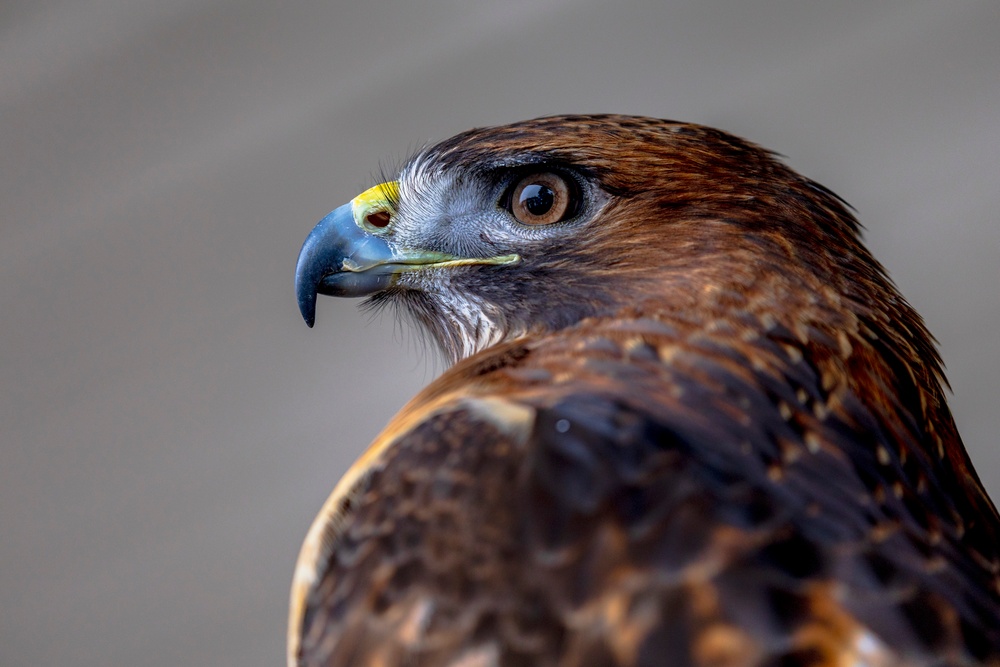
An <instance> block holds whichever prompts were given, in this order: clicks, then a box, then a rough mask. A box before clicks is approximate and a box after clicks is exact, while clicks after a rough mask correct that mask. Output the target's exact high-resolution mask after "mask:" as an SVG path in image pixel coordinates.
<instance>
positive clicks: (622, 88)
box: [0, 0, 1000, 667]
mask: <svg viewBox="0 0 1000 667" xmlns="http://www.w3.org/2000/svg"><path fill="white" fill-rule="evenodd" d="M998 35H1000V3H998V2H996V0H981V1H979V2H973V1H968V2H966V1H963V0H934V1H920V0H895V1H889V0H887V1H883V2H878V3H872V2H869V1H868V0H851V1H839V2H822V3H821V2H809V3H804V2H800V1H799V0H760V1H746V0H732V1H728V2H720V1H715V0H689V1H687V2H680V1H664V0H647V1H645V2H642V1H623V0H616V2H613V3H612V2H598V1H596V0H577V1H570V0H564V1H558V0H531V1H527V0H515V1H513V2H496V1H494V2H488V3H481V4H476V3H470V2H464V1H462V2H460V1H459V0H438V1H434V2H421V3H417V2H412V1H410V2H407V1H404V0H398V1H396V2H392V1H386V0H379V1H376V2H368V3H362V2H342V3H331V2H328V1H320V0H311V1H303V2H294V3H272V2H263V1H259V0H253V1H249V0H16V1H14V0H4V2H3V4H2V5H0V345H2V347H0V354H2V357H0V392H2V393H0V437H2V442H0V447H2V449H0V522H2V523H0V664H2V665H5V666H6V667H20V666H27V665H32V666H36V665H61V664H72V665H77V666H83V667H86V666H90V665H94V666H97V665H131V666H133V667H134V666H145V665H150V666H158V665H164V666H166V665H257V664H260V665H279V664H282V662H283V660H284V658H283V651H284V623H285V612H286V598H287V589H288V584H289V581H290V577H291V570H292V564H293V562H294V558H295V555H296V553H297V550H298V546H299V542H300V540H301V538H302V536H303V534H304V532H305V530H306V527H307V525H308V523H309V521H310V520H311V518H312V516H313V513H314V512H315V510H316V509H317V508H318V507H319V505H320V504H321V502H322V501H323V499H324V498H325V497H326V495H327V493H328V492H329V491H330V490H331V488H332V487H333V484H334V482H335V481H336V479H337V478H338V476H339V475H340V473H341V472H342V471H343V470H344V469H345V467H346V466H347V465H348V464H349V463H350V462H351V461H352V460H353V458H354V457H355V456H356V455H357V454H358V453H359V452H360V451H361V449H362V448H363V447H364V445H365V444H366V443H367V442H368V441H369V440H370V439H371V438H372V437H373V436H374V435H375V434H376V432H377V431H378V429H379V428H380V426H381V425H382V424H383V423H384V422H385V421H386V420H387V419H388V418H389V416H390V415H391V414H392V413H393V412H394V411H395V410H396V409H398V408H399V407H400V406H401V405H402V403H403V402H404V401H405V400H406V399H407V398H408V397H409V396H410V395H412V394H413V393H414V392H415V391H416V390H417V389H418V388H419V387H420V386H422V385H423V384H425V383H427V382H428V381H430V380H431V379H432V378H433V377H434V375H435V374H436V373H437V372H439V371H440V369H441V365H440V363H438V362H436V361H435V360H434V359H433V357H432V356H431V355H429V354H427V353H425V352H423V351H421V350H420V349H418V347H417V345H416V344H415V343H414V340H415V339H414V337H412V336H410V335H409V334H408V333H407V332H405V331H399V330H398V328H397V327H395V326H394V324H393V322H392V321H389V320H377V319H376V320H375V321H373V322H369V321H367V319H366V317H365V316H363V315H361V314H359V313H358V312H357V311H356V309H355V305H356V303H355V302H351V301H346V300H345V301H340V302H335V301H333V300H331V299H324V300H322V301H321V302H320V304H319V315H318V323H317V328H316V329H315V330H312V331H310V330H309V329H307V328H306V327H305V325H304V324H303V323H302V321H301V320H300V318H299V314H298V312H297V310H296V305H295V298H294V296H293V293H292V270H293V266H294V263H295V258H296V254H297V252H298V249H299V246H300V244H301V242H302V240H303V239H304V238H305V235H306V234H307V233H308V231H309V230H310V228H311V227H312V225H313V223H314V222H315V221H316V220H318V219H319V218H320V217H322V216H323V215H324V214H325V213H326V212H327V211H328V210H330V209H332V208H333V207H335V206H337V205H339V204H341V203H343V202H345V201H347V200H349V199H350V198H351V197H353V196H354V195H355V194H357V193H358V192H359V191H361V190H362V189H363V188H365V187H367V186H369V185H371V184H372V176H371V175H372V174H376V173H378V169H379V165H380V163H381V164H384V165H390V166H391V165H393V164H394V163H396V162H397V161H398V160H399V159H401V158H403V157H405V156H406V155H407V154H408V153H409V152H410V151H411V150H412V149H414V148H415V147H417V146H419V145H421V144H423V143H424V142H426V141H429V140H434V139H442V138H445V137H447V136H449V135H451V134H453V133H455V132H458V131H460V130H464V129H466V128H469V127H472V126H477V125H488V124H496V123H503V122H508V121H513V120H518V119H522V118H526V117H532V116H538V115H543V114H551V113H564V112H625V113H638V114H646V115H654V116H661V117H667V118H678V119H684V120H693V121H698V122H702V123H707V124H711V125H717V126H720V127H723V128H726V129H728V130H730V131H733V132H736V133H738V134H741V135H743V136H746V137H748V138H750V139H753V140H755V141H757V142H759V143H762V144H764V145H767V146H769V147H771V148H774V149H776V150H778V151H780V152H781V153H783V154H785V155H787V156H788V160H789V162H790V163H791V164H792V165H793V166H794V167H795V168H797V169H798V170H799V171H801V172H803V173H805V174H807V175H809V176H811V177H813V178H815V179H817V180H819V181H820V182H822V183H824V184H826V185H828V186H829V187H831V188H833V189H834V190H835V191H837V192H838V193H840V194H841V195H843V196H844V197H845V198H846V199H847V200H848V201H850V202H851V203H852V204H853V205H854V206H855V207H856V208H857V209H858V211H859V215H860V217H861V219H862V220H863V222H864V223H865V225H866V226H867V229H868V234H867V238H868V241H869V243H870V245H871V246H872V247H873V249H874V251H875V253H876V255H877V256H878V257H879V258H881V259H882V261H883V262H884V263H885V264H886V265H887V266H888V268H889V270H890V272H891V273H892V275H893V276H894V277H895V279H896V280H897V282H898V283H899V285H900V286H901V288H902V290H903V292H904V293H905V294H906V295H907V296H908V298H909V299H910V300H911V301H912V302H913V303H914V304H915V305H916V307H917V308H918V310H920V311H921V312H922V313H923V314H924V316H925V317H926V319H927V321H928V323H929V325H930V328H931V329H932V331H934V332H935V334H936V335H937V336H938V338H939V340H940V342H941V348H942V350H943V354H944V359H945V361H946V363H947V366H948V370H949V376H950V378H951V380H952V385H953V387H954V398H953V401H952V404H953V407H954V411H955V413H956V415H957V418H958V422H959V426H960V428H961V429H962V432H963V433H964V435H965V438H966V440H967V442H968V445H969V448H970V450H971V452H972V456H973V459H974V460H975V461H976V463H977V464H978V466H979V470H980V472H981V473H982V476H983V477H984V478H985V481H986V485H987V487H988V488H989V489H990V491H991V492H992V493H993V494H994V496H997V495H998V494H1000V453H998V450H997V446H996V445H997V438H996V434H997V433H998V432H1000V404H998V403H1000V402H998V398H997V397H998V396H1000V354H998V352H997V339H998V335H1000V334H998V332H1000V212H998V204H1000V183H998V181H1000V38H998Z"/></svg>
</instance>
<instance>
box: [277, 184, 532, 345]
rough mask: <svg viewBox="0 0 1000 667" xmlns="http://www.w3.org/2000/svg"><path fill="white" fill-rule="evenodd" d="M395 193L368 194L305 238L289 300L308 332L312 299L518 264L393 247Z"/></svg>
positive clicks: (389, 189)
mask: <svg viewBox="0 0 1000 667" xmlns="http://www.w3.org/2000/svg"><path fill="white" fill-rule="evenodd" d="M397 193H398V186H397V184H396V183H395V182H392V183H382V184H381V185H377V186H375V187H374V188H370V189H369V190H366V191H365V192H364V193H362V194H361V195H359V196H357V197H355V198H354V200H353V201H351V203H349V204H344V205H343V206H341V207H340V208H337V209H335V210H334V211H332V212H331V213H330V214H329V215H327V216H326V217H325V218H323V219H322V220H320V221H319V223H318V224H317V225H316V226H315V227H314V228H313V230H312V232H310V233H309V236H307V237H306V240H305V243H303V244H302V250H301V251H300V252H299V260H298V263H297V265H296V267H295V294H296V296H297V297H298V301H299V312H301V313H302V318H303V319H304V320H305V321H306V324H307V325H308V326H310V327H312V325H313V323H314V322H315V321H316V296H317V295H318V294H326V295H329V296H346V297H357V296H368V295H369V294H375V293H376V292H381V291H382V290H384V289H386V288H388V287H390V286H392V285H393V283H395V281H396V279H397V278H398V276H399V274H401V273H403V272H406V271H414V270H419V269H424V268H430V267H439V268H440V267H453V266H465V265H471V264H513V263H516V262H518V261H520V257H519V256H518V255H502V256H499V257H472V258H466V257H456V256H455V255H449V254H447V253H442V252H437V251H433V250H409V249H405V248H398V247H396V246H395V245H394V244H391V243H390V242H389V238H390V235H391V218H392V216H393V215H395V210H394V206H393V203H392V202H393V200H394V199H395V198H396V197H397ZM372 221H375V222H374V223H373V222H372ZM387 221H388V222H387ZM376 223H377V224H376Z"/></svg>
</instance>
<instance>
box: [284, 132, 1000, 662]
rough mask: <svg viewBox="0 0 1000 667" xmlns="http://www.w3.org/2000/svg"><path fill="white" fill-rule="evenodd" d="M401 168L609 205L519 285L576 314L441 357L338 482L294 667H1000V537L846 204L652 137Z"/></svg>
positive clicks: (922, 344)
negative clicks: (526, 175)
mask: <svg viewBox="0 0 1000 667" xmlns="http://www.w3.org/2000/svg"><path fill="white" fill-rule="evenodd" d="M416 159H417V160H418V161H419V162H420V164H421V167H422V168H423V169H425V170H426V171H428V172H431V171H433V170H442V171H449V170H464V169H469V170H472V171H475V170H476V169H479V168H480V166H481V165H498V164H506V163H517V164H521V163H523V162H524V161H525V160H530V161H543V162H545V163H546V164H548V163H557V164H565V165H572V166H573V168H575V169H579V170H580V171H581V173H584V174H586V175H588V177H589V178H593V179H595V180H596V182H598V183H599V184H600V187H601V188H602V190H603V191H604V192H605V193H607V195H608V197H609V199H608V202H607V204H606V206H604V208H603V209H602V210H601V212H600V214H599V216H597V218H595V219H594V220H592V221H590V222H589V223H588V224H586V225H585V226H584V227H583V228H582V231H581V234H582V235H585V237H586V243H580V244H578V245H574V246H572V247H569V248H568V249H566V250H565V252H566V260H567V261H566V262H565V263H564V264H563V265H562V266H564V267H565V271H564V273H561V274H560V275H561V276H564V277H565V282H564V283H563V284H558V285H550V284H546V285H544V286H541V287H540V288H539V289H540V290H541V289H547V290H550V291H554V292H558V294H559V295H560V298H563V299H571V298H572V299H575V301H573V302H572V303H573V304H578V308H577V309H576V310H569V311H565V312H572V313H576V315H577V316H576V317H575V319H572V318H571V321H566V319H561V320H559V321H556V320H554V319H547V318H545V317H541V316H539V317H537V318H536V319H535V320H533V321H532V322H531V323H530V324H531V326H530V328H529V329H528V331H527V333H524V334H523V335H520V336H517V337H514V338H512V339H511V340H508V341H507V342H503V343H500V344H499V345H496V346H493V347H491V348H489V349H486V350H484V351H482V352H480V353H479V354H476V355H474V356H472V357H470V358H467V359H465V360H462V361H460V362H459V363H457V364H456V365H455V366H453V367H452V368H451V369H449V370H448V371H447V372H446V373H445V374H444V375H442V376H441V377H440V378H438V380H436V381H435V382H434V383H432V384H431V385H430V386H429V387H428V388H427V389H425V390H424V391H423V392H422V393H421V394H420V395H418V396H417V397H416V398H415V399H414V400H413V401H412V402H411V403H410V404H409V405H408V406H407V407H406V408H405V409H404V410H403V411H402V412H401V414H400V415H399V416H398V417H397V418H396V419H395V420H394V421H393V422H392V423H390V425H389V426H388V427H387V429H386V431H385V433H384V434H383V435H382V436H381V437H380V439H379V440H378V441H377V442H376V444H375V445H373V447H372V449H371V450H370V452H369V454H367V455H366V457H365V458H364V459H363V462H362V464H361V467H362V468H363V471H364V475H361V476H359V475H357V474H355V475H353V476H352V477H351V478H350V479H351V483H350V485H349V486H350V487H351V488H350V489H349V493H348V495H347V496H344V497H350V498H353V499H354V500H353V501H352V503H351V507H350V508H349V512H347V513H346V514H343V513H342V514H341V515H338V518H337V522H336V524H335V526H334V524H333V523H331V526H334V527H332V528H330V530H329V531H327V533H326V535H327V538H326V539H327V540H328V541H329V548H328V549H327V550H325V551H324V552H323V553H322V554H321V555H320V557H319V559H318V562H316V563H315V565H316V568H317V570H316V571H317V576H318V581H317V582H316V584H315V586H313V587H312V588H311V589H310V590H308V591H307V592H305V593H304V594H303V595H304V598H303V600H302V602H301V607H302V609H303V615H302V618H301V619H299V620H300V622H301V625H300V627H299V630H300V632H301V637H302V640H301V644H300V645H299V646H298V647H297V649H296V655H295V656H293V657H294V659H295V660H298V661H299V662H300V664H302V665H387V666H388V665H427V666H432V665H433V666H437V665H441V666H451V667H458V666H460V665H484V666H486V665H504V666H507V665H559V666H561V667H575V666H579V667H585V666H586V667H590V666H595V667H596V666H598V665H621V666H626V665H627V666H632V665H666V664H669V665H688V664H690V665H764V664H782V665H806V664H817V665H820V664H822V665H833V664H838V665H839V664H845V665H846V664H852V665H853V664H870V665H883V664H884V665H903V664H913V665H930V664H949V665H963V664H968V665H971V664H983V663H986V662H988V663H990V664H998V663H1000V586H998V581H1000V579H998V573H1000V549H998V544H1000V540H998V537H1000V519H998V516H997V513H996V510H995V509H994V507H993V505H992V503H991V502H990V500H989V498H988V496H987V495H986V493H985V492H984V490H983V488H982V486H981V484H980V483H979V480H978V478H977V476H976V474H975V472H974V470H973V468H972V466H971V463H970V461H969V458H968V455H967V454H966V452H965V449H964V447H963V445H962V442H961V439H960V437H959V435H958V431H957V429H956V427H955V424H954V421H953V419H952V417H951V414H950V412H949V410H948V407H947V404H946V401H945V397H944V391H943V388H942V383H943V373H942V370H941V362H940V358H939V356H938V354H937V352H936V351H935V349H934V345H933V342H932V339H931V337H930V335H929V334H928V332H927V331H926V329H925V327H924V325H923V322H922V320H921V319H920V317H919V316H918V315H917V314H916V313H915V312H914V311H913V309H912V308H911V307H910V306H909V304H907V303H906V301H905V300H904V299H903V298H902V297H901V296H900V295H899V293H898V292H897V290H896V289H895V287H894V286H893V284H892V283H891V281H890V280H889V279H888V278H887V277H886V274H885V272H884V270H883V269H882V267H881V266H880V265H879V264H878V263H877V262H876V261H875V260H874V259H873V258H872V256H871V255H870V253H869V252H868V251H867V250H866V249H865V248H864V246H863V245H862V243H861V242H860V240H859V237H858V230H859V228H858V224H857V222H856V220H855V219H854V217H853V216H852V214H851V212H850V211H849V210H848V208H847V207H846V206H845V205H844V203H843V202H842V201H841V200H840V199H839V198H837V197H836V196H835V195H833V194H832V193H830V192H829V191H828V190H826V189H825V188H823V187H821V186H819V185H817V184H815V183H813V182H811V181H809V180H808V179H806V178H804V177H802V176H799V175H798V174H796V173H794V172H793V171H791V170H790V169H788V168H787V167H786V166H784V165H783V164H781V163H780V162H779V161H777V160H776V159H775V158H774V156H773V155H772V154H770V153H769V152H767V151H765V150H763V149H761V148H759V147H757V146H755V145H753V144H750V143H748V142H745V141H743V140H740V139H737V138H735V137H732V136H730V135H727V134H725V133H723V132H720V131H718V130H713V129H710V128H704V127H699V126H694V125H687V124H681V123H673V122H669V121H660V120H654V119H644V118H632V117H621V116H588V117H555V118H545V119H539V120H536V121H528V122H525V123H518V124H515V125H511V126H505V127H500V128H488V129H484V130H473V131H470V132H468V133H465V134H462V135H459V136H457V137H455V138H453V139H450V140H448V141H445V142H443V143H442V144H439V145H438V146H435V147H432V148H430V149H428V150H427V151H425V152H424V153H422V154H421V155H420V156H418V158H416ZM404 173H405V170H404ZM404 192H405V187H404ZM404 205H405V202H404ZM496 275H503V274H502V273H500V272H498V273H497V274H496ZM529 287H530V285H526V286H524V287H523V288H521V289H523V290H528V289H529ZM584 287H586V289H583V288H584ZM529 297H530V293H528V296H525V297H523V299H522V303H523V302H524V301H526V300H528V298H529ZM543 298H545V297H543V296H542V295H539V296H538V299H540V300H541V299H543ZM432 312H433V311H432V310H428V311H427V313H432ZM427 316H428V317H430V315H427ZM514 317H515V314H514V313H511V314H510V319H511V321H513V320H514ZM442 326H445V325H442ZM341 495H342V496H343V494H341ZM293 624H294V619H293Z"/></svg>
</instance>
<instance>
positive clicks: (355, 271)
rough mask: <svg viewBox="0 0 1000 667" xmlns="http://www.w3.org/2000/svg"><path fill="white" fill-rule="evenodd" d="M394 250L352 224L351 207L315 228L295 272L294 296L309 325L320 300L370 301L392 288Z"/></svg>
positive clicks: (343, 207) (340, 211)
mask: <svg viewBox="0 0 1000 667" xmlns="http://www.w3.org/2000/svg"><path fill="white" fill-rule="evenodd" d="M394 259H395V256H394V253H393V251H392V248H390V247H389V244H388V242H387V241H386V240H385V239H384V238H382V237H379V236H375V235H374V234H370V233H368V232H366V231H365V230H363V229H361V228H360V227H359V226H358V225H357V224H356V223H355V221H354V212H353V207H352V205H351V204H344V205H343V206H341V207H340V208H337V209H335V210H334V211H332V212H331V213H330V214H329V215H328V216H326V217H325V218H323V219H322V220H320V221H319V223H318V224H317V225H316V226H315V227H314V228H313V230H312V232H310V233H309V236H307V237H306V240H305V243H303V244H302V250H301V251H300V252H299V261H298V263H297V264H296V266H295V295H296V296H297V297H298V301H299V312H301V313H302V318H303V319H304V320H305V321H306V324H307V325H308V326H310V327H312V325H313V323H314V322H315V321H316V296H317V295H318V294H327V295H330V296H348V297H351V296H367V295H369V294H374V293H375V292H378V291H381V290H383V289H385V288H386V287H389V285H391V284H392V281H393V274H394V273H395V271H394V270H393V268H394V267H393V266H392V263H393V260H394Z"/></svg>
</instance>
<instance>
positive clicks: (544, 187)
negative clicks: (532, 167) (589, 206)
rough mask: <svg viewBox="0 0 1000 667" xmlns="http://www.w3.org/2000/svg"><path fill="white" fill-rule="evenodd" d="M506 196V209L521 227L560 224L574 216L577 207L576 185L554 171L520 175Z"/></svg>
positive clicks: (577, 190)
mask: <svg viewBox="0 0 1000 667" xmlns="http://www.w3.org/2000/svg"><path fill="white" fill-rule="evenodd" d="M509 193H510V194H509V195H508V197H507V198H506V200H507V206H506V207H505V208H507V210H508V211H509V212H510V214H511V215H513V216H514V219H515V220H517V221H518V222H520V223H521V224H523V225H530V226H539V225H551V224H554V223H556V222H562V221H563V220H567V219H568V218H571V217H573V216H574V215H576V212H577V209H578V208H579V205H580V195H579V186H578V185H577V184H576V183H575V182H574V181H573V180H572V179H570V178H567V177H566V176H564V175H562V174H559V173H557V172H553V171H540V172H535V173H532V174H528V175H527V176H523V177H522V178H521V179H520V180H518V181H517V182H516V183H515V184H514V187H513V188H512V189H511V190H509Z"/></svg>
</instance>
